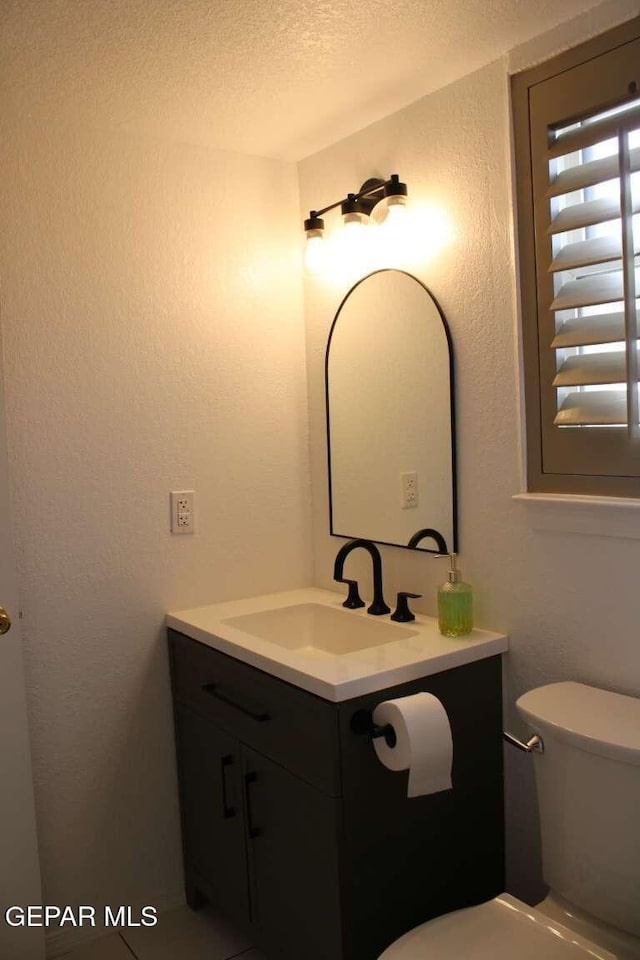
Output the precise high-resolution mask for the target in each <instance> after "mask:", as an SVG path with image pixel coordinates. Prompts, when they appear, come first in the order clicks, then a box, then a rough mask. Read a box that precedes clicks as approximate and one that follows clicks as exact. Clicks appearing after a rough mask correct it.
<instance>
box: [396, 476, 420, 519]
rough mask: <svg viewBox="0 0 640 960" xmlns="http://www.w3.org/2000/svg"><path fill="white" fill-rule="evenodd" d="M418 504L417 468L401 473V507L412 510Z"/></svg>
mask: <svg viewBox="0 0 640 960" xmlns="http://www.w3.org/2000/svg"><path fill="white" fill-rule="evenodd" d="M417 506H418V474H417V472H416V471H415V470H409V471H407V473H401V474H400V507H401V508H402V509H403V510H412V509H413V508H414V507H417Z"/></svg>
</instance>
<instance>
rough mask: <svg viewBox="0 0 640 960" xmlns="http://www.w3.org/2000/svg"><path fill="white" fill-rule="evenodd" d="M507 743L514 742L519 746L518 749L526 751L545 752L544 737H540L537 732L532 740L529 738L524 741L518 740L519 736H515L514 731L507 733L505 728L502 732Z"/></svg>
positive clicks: (515, 745) (514, 744)
mask: <svg viewBox="0 0 640 960" xmlns="http://www.w3.org/2000/svg"><path fill="white" fill-rule="evenodd" d="M502 736H503V737H504V739H505V740H506V741H507V743H512V744H513V746H514V747H517V748H518V750H524V752H525V753H544V743H543V742H542V737H539V736H538V734H537V733H534V735H533V736H532V737H531V739H530V740H527V742H526V743H524V741H523V740H518V738H517V737H514V736H513V734H512V733H507V731H506V730H505V731H504V733H503V734H502Z"/></svg>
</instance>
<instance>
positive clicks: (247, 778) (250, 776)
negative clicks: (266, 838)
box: [244, 770, 261, 840]
mask: <svg viewBox="0 0 640 960" xmlns="http://www.w3.org/2000/svg"><path fill="white" fill-rule="evenodd" d="M257 779H258V774H257V773H256V772H255V770H252V771H251V772H250V773H245V775H244V799H245V806H246V813H247V836H248V837H249V839H250V840H253V839H254V837H259V836H260V833H261V830H260V827H254V825H253V817H252V816H251V784H252V783H255V782H256V780H257Z"/></svg>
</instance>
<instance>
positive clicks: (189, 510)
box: [171, 490, 196, 533]
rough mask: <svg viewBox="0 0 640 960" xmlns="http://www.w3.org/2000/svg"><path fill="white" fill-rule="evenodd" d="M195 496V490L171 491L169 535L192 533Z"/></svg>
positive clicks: (193, 528)
mask: <svg viewBox="0 0 640 960" xmlns="http://www.w3.org/2000/svg"><path fill="white" fill-rule="evenodd" d="M195 496H196V494H195V490H172V491H171V533H193V532H194V530H195V515H194V507H195V503H194V501H195Z"/></svg>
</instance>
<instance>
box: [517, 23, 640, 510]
mask: <svg viewBox="0 0 640 960" xmlns="http://www.w3.org/2000/svg"><path fill="white" fill-rule="evenodd" d="M634 41H640V17H636V18H634V19H633V20H630V21H628V22H627V23H625V24H623V25H622V26H620V27H616V28H614V29H613V30H610V31H608V32H607V33H604V34H602V35H601V36H599V37H596V38H594V39H592V40H589V41H587V42H586V43H583V44H581V45H579V46H577V47H574V48H572V49H571V50H567V51H565V52H563V53H562V54H560V55H558V56H556V57H553V58H552V59H550V60H547V61H546V62H545V63H542V64H540V65H538V66H536V67H534V68H532V69H529V70H525V71H523V72H521V73H517V74H515V75H513V76H512V77H511V104H512V124H513V127H512V142H513V154H514V161H515V188H516V227H517V252H518V259H519V263H518V266H519V294H520V315H521V335H522V359H523V372H524V400H525V425H526V445H525V449H526V458H527V489H528V490H529V491H530V492H532V493H560V494H578V495H596V496H610V497H612V496H613V497H632V498H640V440H633V439H631V438H630V437H628V435H627V434H626V433H625V434H624V435H622V434H619V435H618V437H616V436H615V434H614V433H613V432H612V431H611V430H610V429H604V430H603V429H600V430H598V434H597V435H596V434H589V444H588V446H589V448H592V452H591V457H592V465H591V469H593V470H602V464H603V463H607V462H610V461H611V459H612V454H613V453H614V452H615V450H616V449H617V450H619V449H621V444H624V445H626V446H625V449H627V450H628V455H627V461H628V462H629V463H632V464H633V472H630V471H629V468H626V469H625V470H624V473H622V472H621V473H618V474H617V475H603V474H602V473H601V472H600V473H595V472H591V473H585V472H579V471H580V469H582V467H580V466H578V465H577V464H578V463H579V462H580V461H581V462H582V464H583V465H584V464H585V463H586V462H588V459H589V458H588V456H587V458H586V459H585V454H584V446H585V444H586V441H585V439H584V437H585V435H584V434H583V439H582V441H581V443H582V447H583V451H582V454H581V455H580V456H579V457H578V456H577V457H576V460H575V461H574V460H573V458H572V457H571V456H569V458H568V461H569V462H568V466H569V468H570V469H566V466H565V467H563V472H558V469H557V467H556V468H555V469H554V470H553V471H552V469H545V454H546V455H547V462H548V459H549V458H548V451H549V449H550V442H549V438H550V436H551V434H550V433H549V427H548V423H549V414H548V410H549V392H548V391H553V390H554V388H553V387H551V386H548V387H545V388H544V389H543V381H542V376H541V368H542V369H543V370H546V371H547V373H548V369H549V357H548V356H545V355H544V354H542V353H541V351H542V347H541V336H542V332H543V326H544V325H545V319H546V318H545V311H548V306H549V305H548V304H544V303H541V302H540V300H541V299H542V298H540V300H539V297H540V286H541V284H539V283H538V266H537V254H536V225H537V229H538V234H539V230H540V212H539V210H540V205H538V207H536V208H535V209H534V177H535V175H536V173H535V170H536V167H537V165H539V161H538V160H537V158H534V157H533V149H534V148H535V147H536V144H535V143H534V144H532V123H533V125H534V129H535V118H534V120H532V112H535V110H536V105H535V101H536V93H537V92H539V91H540V90H541V89H543V88H542V87H541V86H540V85H543V84H546V83H547V82H548V81H552V82H556V81H557V83H558V84H559V85H560V86H562V87H563V88H564V90H565V91H566V89H567V88H568V87H570V86H571V84H573V85H574V87H575V88H576V90H579V91H580V92H579V94H578V97H577V100H576V101H575V102H580V104H581V109H580V110H575V104H574V106H569V104H570V102H571V98H569V99H566V98H565V100H564V103H565V105H566V106H565V109H566V110H567V111H568V112H567V115H566V116H564V117H563V116H556V117H554V118H553V119H555V121H556V122H558V121H562V120H568V119H570V117H571V115H572V113H571V111H572V109H573V111H574V114H573V115H578V114H582V115H584V114H585V113H587V112H589V111H590V110H593V111H596V110H598V109H604V108H605V107H606V106H607V104H608V103H611V102H612V101H613V100H614V99H618V100H620V99H622V98H623V95H624V94H625V93H626V94H627V96H628V95H629V90H628V85H627V89H626V90H623V89H620V87H619V85H618V87H616V85H615V82H613V81H612V82H611V83H610V84H609V88H608V89H607V90H604V92H601V91H600V89H599V92H598V98H594V97H589V89H588V87H587V89H586V90H583V88H582V87H580V88H579V87H577V86H576V85H577V84H578V83H580V82H584V77H585V75H586V74H588V73H589V72H590V71H592V70H593V68H594V66H596V68H597V69H598V67H600V68H602V67H603V65H604V64H605V63H606V59H609V60H611V58H612V57H613V59H615V58H616V53H620V54H621V56H622V58H623V59H624V51H620V48H624V47H625V46H627V45H628V44H630V43H633V42H634ZM599 58H605V59H604V60H600V64H599V65H594V64H593V63H591V61H593V60H596V59H599ZM638 60H639V61H640V57H639V58H638ZM634 74H635V75H634V76H633V78H631V79H633V80H635V81H636V83H637V88H636V92H635V93H634V94H633V95H634V96H638V94H640V64H639V66H638V67H637V68H635V66H634ZM599 76H600V77H601V76H602V73H600V74H599ZM605 86H606V84H605ZM613 90H616V95H615V96H613V95H612V91H613ZM559 109H560V111H561V110H562V109H563V108H562V107H560V108H559ZM549 119H550V120H551V119H552V118H551V117H549ZM538 129H539V128H538ZM545 162H546V151H545ZM541 283H544V281H541ZM546 326H547V327H548V322H547V323H546ZM544 382H545V383H548V377H547V379H546V380H545V381H544ZM543 410H546V411H547V413H546V419H545V414H544V413H543ZM556 429H557V428H556ZM545 430H546V431H547V433H546V434H545ZM558 439H560V438H558ZM562 442H564V441H562ZM572 443H573V441H571V442H569V443H568V444H567V445H566V446H568V447H571V445H572ZM579 445H580V444H578V446H579ZM616 456H617V454H616ZM564 459H565V463H566V460H567V458H566V457H565V458H564ZM613 459H616V457H615V456H614V457H613Z"/></svg>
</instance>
